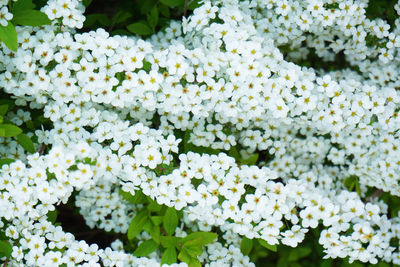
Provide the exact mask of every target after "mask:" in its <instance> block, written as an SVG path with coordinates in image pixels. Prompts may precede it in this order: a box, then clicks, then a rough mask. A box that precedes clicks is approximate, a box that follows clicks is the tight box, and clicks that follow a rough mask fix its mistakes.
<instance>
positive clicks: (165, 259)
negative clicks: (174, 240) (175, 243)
mask: <svg viewBox="0 0 400 267" xmlns="http://www.w3.org/2000/svg"><path fill="white" fill-rule="evenodd" d="M176 262H177V256H176V249H175V248H174V247H169V248H167V249H166V250H165V251H164V253H163V255H162V257H161V265H162V264H173V263H176Z"/></svg>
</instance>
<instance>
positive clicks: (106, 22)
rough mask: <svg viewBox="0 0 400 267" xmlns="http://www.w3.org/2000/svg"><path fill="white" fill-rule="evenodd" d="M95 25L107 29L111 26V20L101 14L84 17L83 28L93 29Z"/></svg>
mask: <svg viewBox="0 0 400 267" xmlns="http://www.w3.org/2000/svg"><path fill="white" fill-rule="evenodd" d="M96 23H98V24H99V25H100V26H103V27H107V26H110V25H111V20H110V19H109V18H108V17H107V16H106V15H104V14H102V13H94V14H89V15H87V16H86V20H85V22H84V26H85V27H93V26H94V25H95V24H96Z"/></svg>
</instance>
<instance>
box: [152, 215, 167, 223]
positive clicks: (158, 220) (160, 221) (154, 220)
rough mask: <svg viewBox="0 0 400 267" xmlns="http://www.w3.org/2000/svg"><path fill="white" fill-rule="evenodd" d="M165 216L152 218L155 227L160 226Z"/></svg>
mask: <svg viewBox="0 0 400 267" xmlns="http://www.w3.org/2000/svg"><path fill="white" fill-rule="evenodd" d="M163 218H164V217H163V216H151V217H150V219H151V221H152V222H153V223H154V224H155V225H160V224H161V223H162V222H163Z"/></svg>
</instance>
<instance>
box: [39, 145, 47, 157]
mask: <svg viewBox="0 0 400 267" xmlns="http://www.w3.org/2000/svg"><path fill="white" fill-rule="evenodd" d="M45 149H46V145H43V146H42V147H41V148H40V150H39V155H42V154H43V152H44V150H45Z"/></svg>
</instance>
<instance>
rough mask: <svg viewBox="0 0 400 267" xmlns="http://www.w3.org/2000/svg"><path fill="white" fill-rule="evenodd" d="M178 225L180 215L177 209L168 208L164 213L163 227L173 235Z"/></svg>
mask: <svg viewBox="0 0 400 267" xmlns="http://www.w3.org/2000/svg"><path fill="white" fill-rule="evenodd" d="M177 226H178V215H177V214H176V210H175V209H174V208H168V209H167V211H166V212H165V215H164V220H163V227H164V229H165V231H166V232H167V233H168V234H169V235H172V234H173V233H174V232H175V229H176V227H177Z"/></svg>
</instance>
